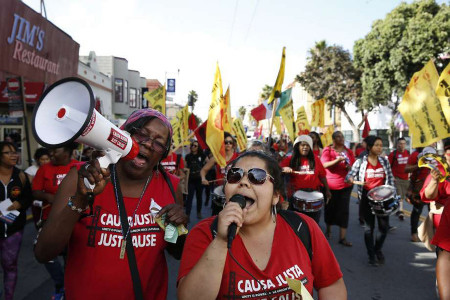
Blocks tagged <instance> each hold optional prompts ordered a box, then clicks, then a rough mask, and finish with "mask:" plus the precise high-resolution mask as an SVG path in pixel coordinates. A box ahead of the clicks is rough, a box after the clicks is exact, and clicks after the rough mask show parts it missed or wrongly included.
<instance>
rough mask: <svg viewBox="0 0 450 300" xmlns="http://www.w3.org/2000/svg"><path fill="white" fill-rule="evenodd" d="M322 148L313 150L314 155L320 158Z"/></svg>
mask: <svg viewBox="0 0 450 300" xmlns="http://www.w3.org/2000/svg"><path fill="white" fill-rule="evenodd" d="M321 150H322V149H320V148H319V149H317V150H313V153H314V155H315V156H317V157H318V158H320V152H321Z"/></svg>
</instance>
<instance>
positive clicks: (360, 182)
mask: <svg viewBox="0 0 450 300" xmlns="http://www.w3.org/2000/svg"><path fill="white" fill-rule="evenodd" d="M353 184H357V185H365V184H366V183H365V182H364V181H353Z"/></svg>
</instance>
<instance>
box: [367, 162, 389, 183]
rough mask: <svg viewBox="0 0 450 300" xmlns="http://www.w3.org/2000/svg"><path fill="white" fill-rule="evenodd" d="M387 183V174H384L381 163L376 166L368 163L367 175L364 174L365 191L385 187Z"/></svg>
mask: <svg viewBox="0 0 450 300" xmlns="http://www.w3.org/2000/svg"><path fill="white" fill-rule="evenodd" d="M385 181H386V174H385V173H384V169H383V166H382V165H381V163H380V161H379V160H377V165H376V166H374V165H372V164H371V163H370V162H367V168H366V173H365V174H364V182H365V183H366V184H365V185H364V189H366V190H368V191H370V190H371V189H373V188H375V187H377V186H380V185H383V184H384V182H385Z"/></svg>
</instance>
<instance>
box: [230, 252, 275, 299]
mask: <svg viewBox="0 0 450 300" xmlns="http://www.w3.org/2000/svg"><path fill="white" fill-rule="evenodd" d="M228 253H229V254H230V257H231V259H233V261H234V262H235V263H236V264H237V265H238V266H239V267H240V268H241V269H242V270H244V271H245V273H247V274H248V275H250V276H251V277H252V278H253V279H254V280H256V282H258V284H259V285H260V286H261V288H262V291H263V293H264V294H266V297H269V296H270V295H271V293H270V291H268V290H266V289H265V288H264V286H263V285H262V283H261V281H259V280H258V279H256V277H255V276H253V274H252V273H250V272H249V271H248V270H247V269H246V268H244V266H243V265H241V264H240V263H239V262H238V261H237V259H236V258H235V257H234V255H233V253H232V252H231V248H230V249H228Z"/></svg>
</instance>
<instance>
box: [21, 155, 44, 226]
mask: <svg viewBox="0 0 450 300" xmlns="http://www.w3.org/2000/svg"><path fill="white" fill-rule="evenodd" d="M33 157H34V164H33V165H31V166H29V167H28V168H26V169H25V171H24V172H25V174H27V176H28V180H29V181H30V182H33V179H34V176H36V173H37V171H38V170H39V167H40V166H42V165H45V164H46V163H48V162H50V151H49V150H48V149H47V148H38V149H37V150H36V151H35V152H34V156H33ZM31 212H32V214H33V221H34V225H35V226H36V228H38V226H37V225H38V222H39V221H40V220H41V217H42V216H41V213H42V201H39V200H36V201H33V205H32V206H31Z"/></svg>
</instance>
